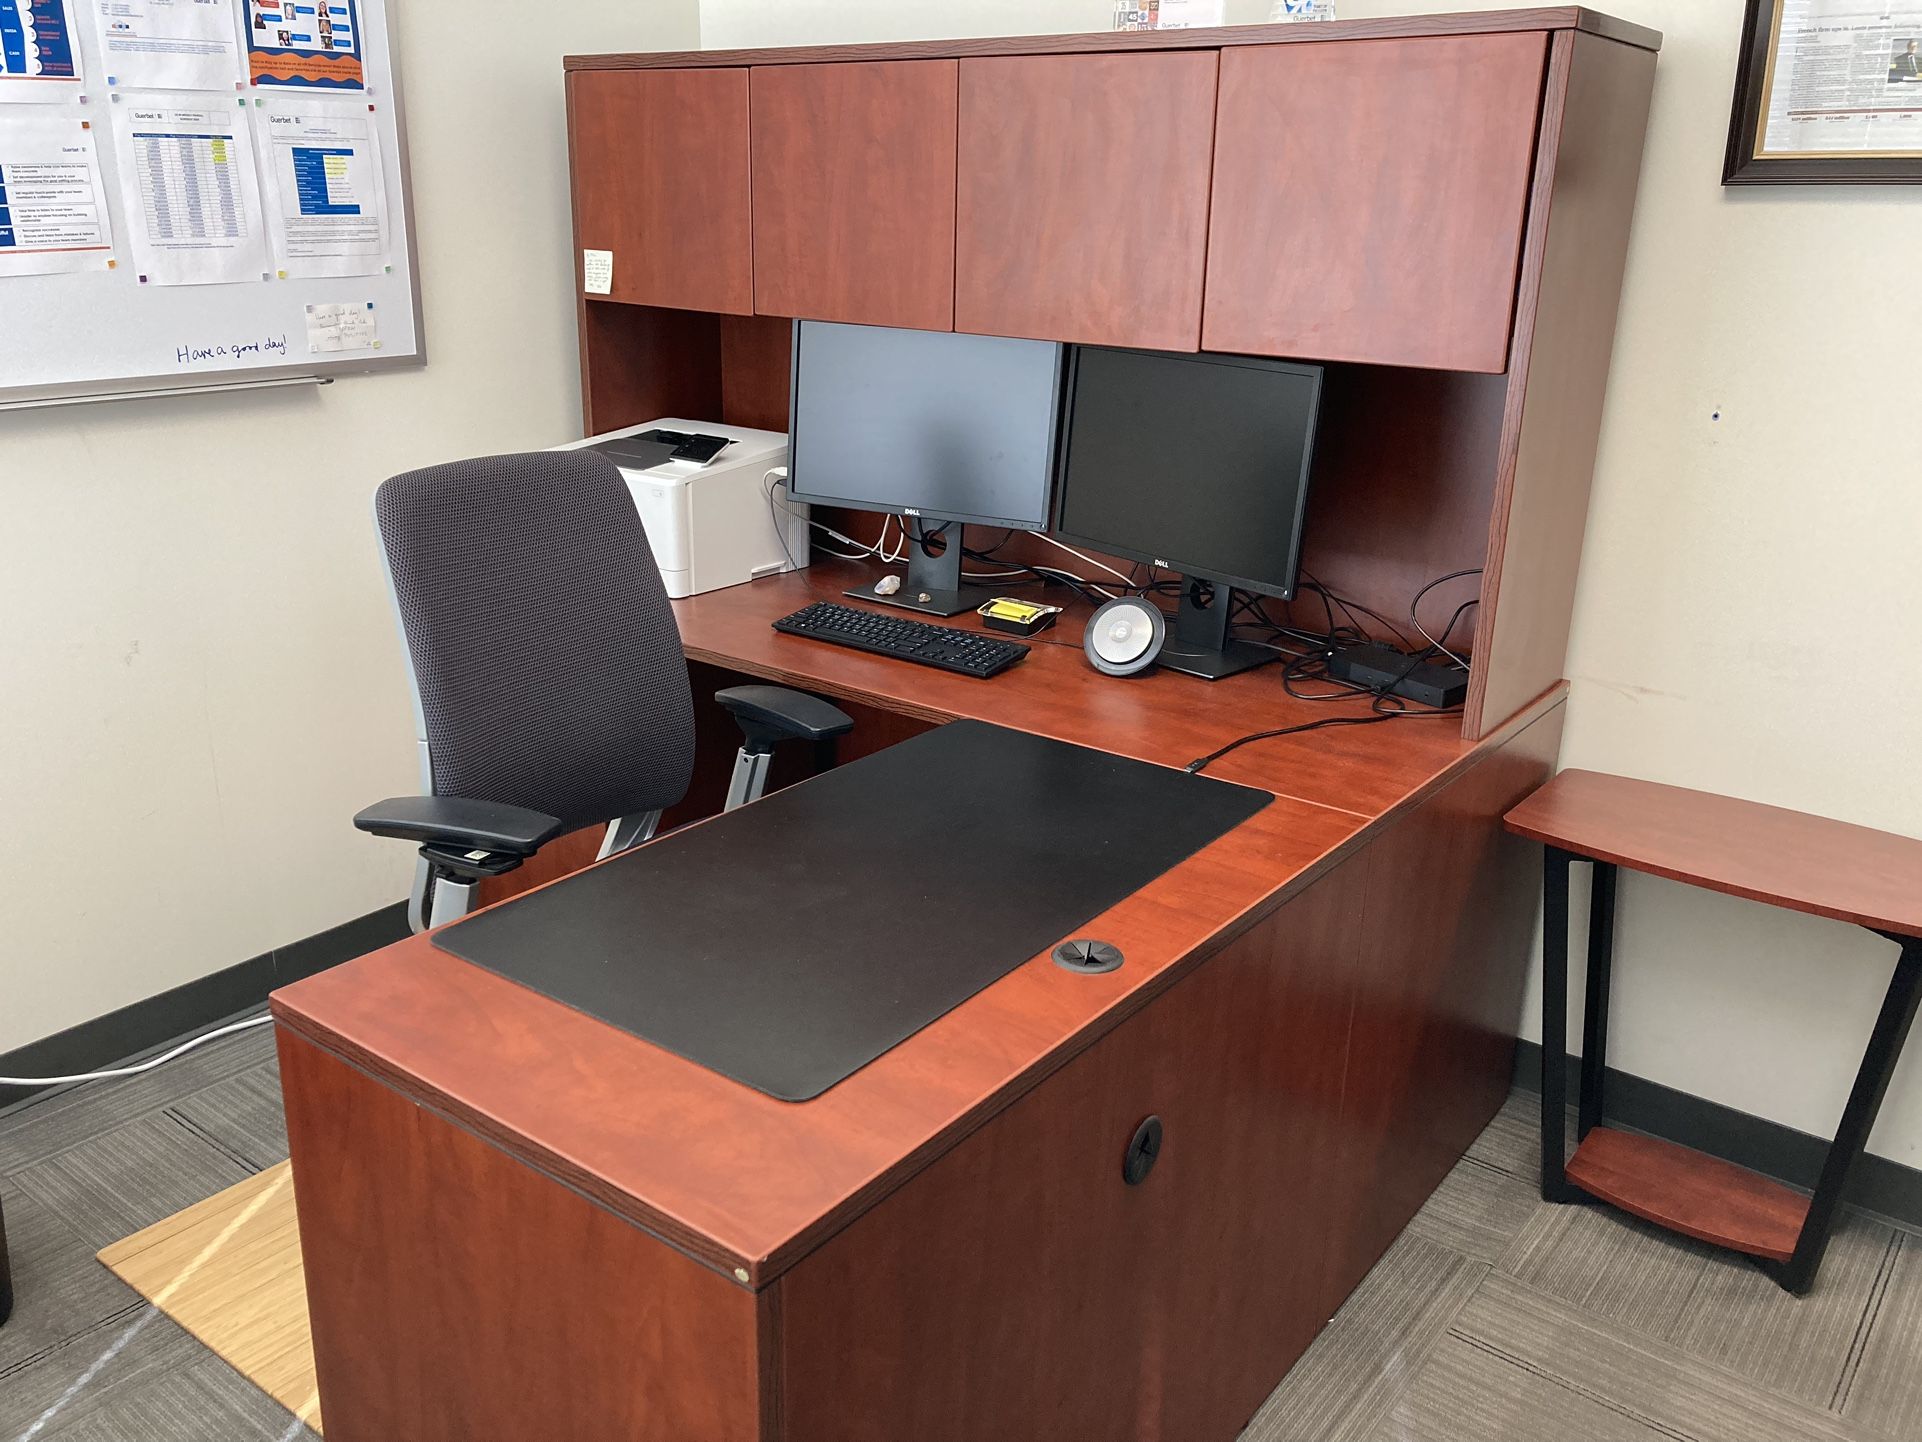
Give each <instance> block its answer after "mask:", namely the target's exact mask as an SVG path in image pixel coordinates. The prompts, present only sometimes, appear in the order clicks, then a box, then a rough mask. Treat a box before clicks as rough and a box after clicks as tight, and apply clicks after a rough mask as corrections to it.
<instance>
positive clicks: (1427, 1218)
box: [1408, 1157, 1549, 1266]
mask: <svg viewBox="0 0 1922 1442" xmlns="http://www.w3.org/2000/svg"><path fill="white" fill-rule="evenodd" d="M1548 1205H1549V1204H1548V1203H1546V1202H1544V1201H1543V1200H1542V1198H1541V1191H1540V1189H1539V1188H1538V1187H1537V1186H1536V1184H1535V1183H1534V1181H1533V1180H1527V1181H1525V1180H1523V1179H1522V1178H1520V1177H1517V1176H1514V1175H1512V1174H1510V1173H1508V1172H1505V1171H1500V1170H1497V1169H1496V1168H1495V1167H1492V1166H1490V1165H1488V1164H1487V1163H1486V1162H1483V1161H1481V1160H1479V1159H1477V1158H1474V1157H1467V1158H1464V1159H1463V1160H1462V1161H1461V1162H1459V1163H1458V1164H1457V1165H1456V1167H1455V1169H1454V1170H1453V1171H1452V1172H1450V1173H1449V1174H1448V1175H1447V1176H1446V1177H1444V1178H1442V1184H1441V1185H1440V1186H1439V1187H1437V1188H1436V1189H1435V1194H1434V1195H1433V1196H1431V1197H1430V1198H1429V1199H1428V1200H1427V1202H1425V1203H1424V1204H1423V1205H1422V1209H1421V1210H1420V1211H1419V1212H1417V1213H1416V1214H1415V1219H1414V1220H1413V1221H1412V1222H1410V1223H1409V1224H1408V1230H1409V1231H1410V1232H1411V1233H1413V1234H1414V1235H1415V1236H1418V1237H1423V1238H1426V1239H1427V1240H1428V1241H1431V1242H1434V1243H1435V1244H1436V1245H1438V1246H1442V1247H1447V1248H1448V1249H1450V1250H1451V1251H1455V1252H1459V1253H1460V1254H1461V1255H1462V1256H1464V1257H1472V1258H1473V1259H1475V1260H1476V1261H1478V1262H1487V1263H1489V1264H1490V1265H1491V1266H1492V1265H1494V1264H1495V1263H1497V1262H1499V1261H1501V1260H1502V1258H1503V1257H1504V1256H1505V1255H1506V1254H1507V1252H1508V1250H1509V1248H1510V1247H1512V1246H1513V1245H1514V1244H1515V1241H1516V1239H1517V1238H1518V1237H1520V1235H1521V1233H1522V1231H1523V1230H1524V1229H1525V1228H1526V1227H1527V1226H1528V1225H1529V1223H1530V1222H1532V1221H1534V1220H1535V1218H1536V1217H1537V1216H1538V1215H1539V1214H1540V1213H1541V1212H1542V1211H1543V1209H1544V1208H1546V1207H1547V1206H1548Z"/></svg>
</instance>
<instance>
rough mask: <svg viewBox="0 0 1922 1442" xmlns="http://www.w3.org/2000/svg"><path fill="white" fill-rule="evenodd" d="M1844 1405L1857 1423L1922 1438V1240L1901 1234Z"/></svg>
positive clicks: (1841, 1400) (1846, 1388)
mask: <svg viewBox="0 0 1922 1442" xmlns="http://www.w3.org/2000/svg"><path fill="white" fill-rule="evenodd" d="M1838 1402H1839V1405H1840V1407H1841V1409H1842V1415H1843V1416H1845V1417H1847V1418H1849V1420H1851V1421H1853V1422H1860V1423H1862V1424H1863V1425H1864V1426H1867V1427H1876V1428H1880V1429H1881V1430H1882V1431H1884V1432H1886V1433H1888V1434H1889V1435H1890V1436H1891V1437H1922V1238H1918V1237H1916V1236H1914V1235H1913V1234H1911V1233H1908V1232H1899V1233H1897V1234H1896V1239H1895V1249H1894V1254H1893V1256H1892V1257H1891V1258H1890V1263H1889V1275H1888V1285H1887V1286H1886V1288H1884V1290H1883V1292H1882V1295H1881V1296H1880V1297H1878V1298H1877V1299H1876V1305H1875V1309H1874V1315H1873V1318H1872V1319H1871V1323H1870V1325H1869V1326H1868V1327H1867V1328H1866V1329H1865V1336H1864V1338H1863V1342H1862V1345H1861V1348H1860V1360H1859V1362H1858V1363H1857V1364H1856V1366H1855V1368H1854V1369H1853V1371H1852V1373H1851V1374H1850V1375H1849V1376H1847V1377H1846V1378H1845V1379H1844V1382H1843V1389H1842V1395H1841V1396H1840V1398H1839V1399H1838Z"/></svg>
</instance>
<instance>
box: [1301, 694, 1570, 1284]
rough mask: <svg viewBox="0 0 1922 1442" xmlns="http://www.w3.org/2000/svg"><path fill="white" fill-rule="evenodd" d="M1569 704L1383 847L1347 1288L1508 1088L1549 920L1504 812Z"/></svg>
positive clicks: (1341, 1240) (1456, 784)
mask: <svg viewBox="0 0 1922 1442" xmlns="http://www.w3.org/2000/svg"><path fill="white" fill-rule="evenodd" d="M1561 733H1562V715H1561V712H1560V711H1559V710H1558V711H1555V712H1552V713H1550V714H1549V715H1547V716H1544V717H1542V718H1541V719H1540V720H1537V721H1536V722H1534V723H1533V724H1532V725H1530V726H1528V727H1527V728H1526V729H1524V730H1523V731H1521V732H1520V733H1519V734H1518V735H1516V736H1515V737H1514V739H1513V740H1512V741H1510V742H1509V743H1508V744H1507V745H1505V746H1503V747H1501V748H1500V749H1499V750H1497V751H1495V752H1494V753H1493V754H1492V755H1490V756H1489V757H1488V758H1487V759H1486V760H1484V761H1483V762H1482V763H1481V764H1480V765H1478V766H1476V767H1474V768H1473V769H1472V770H1470V771H1468V772H1467V773H1466V774H1465V775H1463V776H1462V777H1460V778H1459V779H1458V780H1455V781H1453V782H1452V783H1451V784H1450V785H1448V786H1447V787H1446V788H1444V789H1443V790H1441V791H1440V792H1438V793H1437V794H1436V795H1435V796H1434V797H1432V798H1431V799H1430V800H1428V801H1427V802H1426V803H1425V804H1424V805H1423V806H1422V807H1421V808H1420V809H1419V810H1418V811H1416V812H1414V813H1413V814H1412V815H1410V816H1409V817H1408V818H1407V819H1406V820H1405V821H1403V822H1402V823H1401V824H1400V825H1398V826H1395V827H1393V828H1392V829H1389V830H1388V831H1387V832H1386V833H1385V834H1384V835H1382V836H1381V837H1380V839H1379V840H1377V841H1375V842H1374V844H1373V845H1372V846H1370V847H1369V888H1368V910H1367V919H1366V922H1365V924H1364V927H1363V930H1362V937H1361V949H1360V955H1359V957H1358V959H1357V970H1356V995H1355V1013H1354V1025H1353V1027H1352V1028H1351V1030H1350V1033H1349V1051H1350V1056H1351V1059H1352V1060H1351V1064H1350V1067H1349V1070H1348V1075H1347V1080H1346V1084H1345V1086H1344V1088H1343V1093H1342V1107H1341V1128H1340V1147H1341V1150H1342V1162H1341V1171H1342V1175H1343V1177H1344V1179H1345V1180H1346V1181H1347V1182H1348V1183H1349V1184H1350V1185H1351V1186H1356V1185H1358V1187H1359V1189H1358V1190H1355V1191H1352V1192H1351V1193H1350V1194H1349V1195H1348V1196H1347V1199H1346V1201H1347V1205H1345V1206H1344V1207H1343V1209H1342V1212H1341V1216H1342V1219H1343V1225H1342V1226H1341V1227H1338V1228H1336V1229H1335V1230H1334V1231H1333V1232H1332V1233H1331V1241H1330V1247H1329V1250H1330V1252H1331V1254H1332V1265H1333V1266H1334V1268H1335V1272H1336V1295H1337V1296H1346V1295H1347V1294H1348V1292H1349V1291H1350V1290H1351V1289H1352V1288H1353V1287H1354V1285H1355V1284H1356V1283H1357V1282H1359V1281H1360V1280H1361V1279H1362V1277H1363V1276H1364V1275H1366V1274H1367V1271H1368V1269H1369V1267H1371V1266H1373V1265H1374V1263H1375V1261H1376V1259H1377V1258H1379V1257H1380V1256H1381V1254H1382V1253H1383V1252H1384V1251H1386V1250H1387V1248H1388V1246H1389V1244H1390V1243H1391V1242H1393V1241H1394V1239H1395V1237H1396V1236H1397V1234H1399V1233H1400V1231H1401V1229H1402V1228H1403V1227H1404V1226H1405V1225H1407V1221H1408V1218H1409V1217H1410V1216H1412V1215H1413V1214H1414V1212H1415V1210H1416V1209H1417V1208H1418V1207H1420V1205H1421V1204H1422V1202H1423V1201H1425V1200H1426V1199H1427V1197H1428V1195H1429V1193H1430V1192H1432V1191H1433V1190H1434V1189H1435V1188H1436V1187H1437V1186H1438V1185H1440V1183H1441V1179H1442V1178H1443V1177H1444V1176H1446V1175H1447V1174H1448V1171H1449V1169H1450V1168H1451V1167H1453V1166H1454V1164H1455V1163H1456V1162H1457V1161H1458V1160H1460V1158H1461V1154H1462V1153H1463V1152H1464V1151H1465V1150H1467V1147H1468V1144H1469V1143H1470V1142H1472V1141H1473V1140H1474V1139H1475V1137H1476V1135H1477V1134H1478V1133H1479V1132H1480V1131H1481V1129H1482V1128H1483V1127H1484V1126H1485V1125H1487V1122H1488V1118H1489V1117H1490V1116H1492V1115H1493V1114H1494V1112H1495V1110H1496V1109H1497V1108H1498V1107H1500V1105H1501V1103H1502V1100H1503V1098H1504V1097H1506V1096H1507V1094H1508V1086H1509V1073H1506V1072H1504V1071H1503V1070H1502V1068H1503V1067H1504V1066H1506V1065H1509V1064H1510V1062H1511V1061H1512V1058H1513V1056H1514V1045H1515V1040H1514V1036H1515V1022H1516V1018H1517V1016H1518V1014H1519V1010H1518V1008H1517V1006H1516V998H1518V997H1519V996H1520V995H1521V994H1522V990H1523V985H1524V978H1525V976H1526V973H1527V970H1528V956H1529V950H1530V946H1529V943H1530V940H1531V938H1532V936H1533V931H1534V922H1535V910H1536V901H1535V886H1534V881H1535V875H1536V872H1535V869H1534V868H1535V866H1536V865H1537V861H1536V853H1535V850H1534V848H1533V847H1531V846H1528V845H1527V844H1525V843H1521V842H1518V841H1516V840H1515V838H1513V837H1510V836H1506V835H1504V833H1503V830H1502V825H1501V820H1500V818H1501V815H1502V812H1503V811H1504V810H1505V809H1506V808H1508V807H1509V806H1512V805H1513V804H1514V803H1515V802H1516V801H1517V800H1518V799H1519V798H1521V797H1523V796H1526V795H1527V794H1528V793H1529V792H1530V791H1531V790H1533V789H1534V788H1536V787H1537V786H1539V785H1541V783H1542V781H1543V779H1544V778H1545V777H1547V775H1548V774H1549V772H1550V771H1551V770H1552V769H1553V767H1554V763H1555V757H1556V754H1557V753H1558V752H1559V750H1560V748H1561Z"/></svg>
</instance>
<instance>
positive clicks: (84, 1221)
mask: <svg viewBox="0 0 1922 1442" xmlns="http://www.w3.org/2000/svg"><path fill="white" fill-rule="evenodd" d="M254 1170H255V1169H254V1168H251V1167H248V1166H245V1165H243V1164H242V1163H240V1162H238V1161H236V1160H234V1158H233V1157H231V1156H229V1155H228V1154H227V1153H226V1152H224V1151H222V1150H221V1149H220V1148H218V1147H217V1146H215V1145H214V1144H213V1143H211V1142H209V1141H208V1140H207V1139H206V1138H204V1137H202V1136H201V1135H200V1134H199V1133H197V1132H196V1131H194V1130H193V1128H191V1127H190V1126H189V1125H188V1124H187V1123H186V1122H184V1121H182V1120H181V1119H180V1118H179V1117H176V1116H173V1115H171V1114H170V1113H168V1112H164V1111H162V1112H156V1113H154V1114H152V1115H150V1116H144V1117H140V1118H137V1119H136V1120H134V1121H130V1122H123V1123H122V1124H121V1125H119V1126H117V1127H114V1128H113V1129H111V1130H110V1131H104V1132H101V1133H99V1134H98V1135H96V1136H93V1137H90V1138H89V1139H88V1140H86V1141H83V1142H80V1143H78V1144H77V1145H74V1146H70V1147H68V1148H67V1149H66V1150H65V1151H63V1152H60V1153H59V1154H58V1155H56V1156H53V1157H49V1158H48V1159H47V1160H46V1161H43V1162H39V1163H37V1164H36V1165H34V1166H31V1167H28V1168H26V1169H25V1170H24V1171H18V1172H15V1173H13V1183H14V1185H15V1186H16V1187H18V1188H19V1189H20V1190H21V1191H23V1192H25V1193H26V1194H27V1195H28V1196H30V1197H33V1198H34V1199H35V1200H37V1201H39V1202H40V1203H41V1204H42V1205H44V1206H46V1207H48V1208H50V1209H52V1211H53V1212H54V1213H55V1214H56V1215H58V1216H59V1217H60V1218H61V1220H62V1221H63V1222H65V1223H66V1225H67V1226H68V1227H69V1228H71V1229H72V1230H73V1232H74V1233H75V1235H77V1236H78V1237H79V1238H80V1240H81V1242H82V1243H84V1244H85V1245H86V1247H87V1248H88V1250H89V1251H98V1250H99V1249H100V1248H102V1247H104V1246H106V1245H107V1244H108V1243H110V1242H117V1241H119V1240H120V1239H121V1238H122V1237H124V1236H127V1235H128V1234H129V1233H131V1232H137V1231H139V1230H140V1229H141V1228H142V1227H146V1226H151V1225H152V1224H153V1223H155V1222H157V1221H160V1220H161V1219H162V1218H163V1217H170V1216H172V1215H173V1214H174V1213H175V1212H177V1211H179V1210H180V1209H181V1208H183V1207H188V1206H192V1205H193V1204H194V1203H195V1202H197V1201H200V1200H202V1199H203V1198H206V1197H210V1196H212V1195H213V1194H214V1193H215V1192H217V1191H220V1190H221V1189H222V1188H224V1187H230V1186H232V1185H233V1184H234V1183H235V1182H238V1181H243V1180H245V1179H246V1178H247V1177H249V1176H251V1175H252V1174H253V1171H254Z"/></svg>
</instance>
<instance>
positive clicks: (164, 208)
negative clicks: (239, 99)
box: [113, 95, 270, 285]
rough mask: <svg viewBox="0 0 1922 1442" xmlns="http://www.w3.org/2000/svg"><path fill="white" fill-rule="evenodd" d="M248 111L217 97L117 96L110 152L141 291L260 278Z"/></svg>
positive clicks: (262, 266) (264, 261) (261, 243)
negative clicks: (145, 287)
mask: <svg viewBox="0 0 1922 1442" xmlns="http://www.w3.org/2000/svg"><path fill="white" fill-rule="evenodd" d="M247 116H248V112H247V109H246V107H245V106H243V105H239V104H236V103H235V102H234V101H233V100H232V99H220V98H216V97H214V96H205V97H196V98H192V99H189V98H188V97H185V96H182V97H178V98H176V97H166V98H163V99H160V100H158V101H156V100H154V99H153V98H151V97H135V96H131V95H123V96H121V97H120V100H119V103H117V104H116V105H115V106H114V107H113V120H114V151H115V155H116V158H117V160H118V166H119V171H120V194H121V201H122V205H123V207H124V209H125V211H126V214H127V218H128V228H129V229H130V230H131V231H132V232H133V233H132V235H131V236H130V237H129V239H130V241H131V244H132V248H133V261H134V268H135V269H136V271H138V273H139V276H140V280H141V283H142V284H145V285H213V284H220V283H225V282H235V281H250V280H251V281H257V280H263V279H266V278H267V274H268V271H269V269H270V265H269V261H268V258H267V239H266V235H265V233H264V228H263V227H262V225H261V217H260V189H259V184H258V182H257V181H256V179H255V177H254V154H253V135H252V131H251V130H250V129H249V127H248V123H247Z"/></svg>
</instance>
